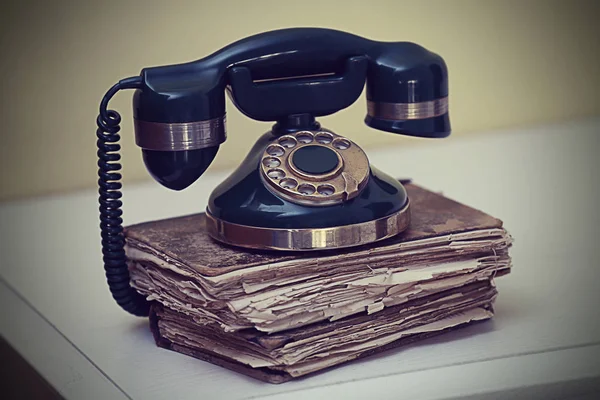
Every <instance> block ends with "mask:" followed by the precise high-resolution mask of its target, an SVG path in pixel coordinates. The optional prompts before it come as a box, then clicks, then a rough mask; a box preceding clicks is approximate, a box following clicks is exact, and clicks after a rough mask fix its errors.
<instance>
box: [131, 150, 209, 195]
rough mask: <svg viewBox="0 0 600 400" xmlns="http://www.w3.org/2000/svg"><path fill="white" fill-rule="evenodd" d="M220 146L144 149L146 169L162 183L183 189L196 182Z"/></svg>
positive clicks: (170, 187)
mask: <svg viewBox="0 0 600 400" xmlns="http://www.w3.org/2000/svg"><path fill="white" fill-rule="evenodd" d="M218 150H219V146H214V147H207V148H204V149H198V150H185V151H155V150H145V149H144V150H142V156H143V159H144V164H145V165H146V169H147V170H148V172H149V173H150V175H152V177H153V178H154V179H156V181H158V182H159V183H160V184H161V185H163V186H165V187H167V188H169V189H173V190H183V189H185V188H187V187H188V186H190V185H191V184H192V183H194V182H195V181H196V180H197V179H198V178H199V177H200V175H202V174H203V173H204V171H206V169H207V168H208V166H209V165H210V164H211V163H212V161H213V160H214V158H215V156H216V155H217V151H218Z"/></svg>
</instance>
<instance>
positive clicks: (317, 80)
mask: <svg viewBox="0 0 600 400" xmlns="http://www.w3.org/2000/svg"><path fill="white" fill-rule="evenodd" d="M365 81H366V84H367V90H366V93H367V104H368V111H367V117H366V119H365V123H366V124H367V125H368V126H370V127H372V128H375V129H378V130H381V131H387V132H392V133H398V134H402V135H410V136H420V137H429V138H442V137H446V136H448V135H449V134H450V123H449V118H448V81H447V69H446V65H445V63H444V60H443V59H442V58H441V57H440V56H438V55H437V54H434V53H431V52H429V51H427V50H426V49H424V48H423V47H421V46H419V45H416V44H414V43H409V42H377V41H372V40H368V39H365V38H362V37H359V36H355V35H351V34H348V33H345V32H340V31H335V30H330V29H317V28H296V29H283V30H276V31H271V32H266V33H262V34H258V35H255V36H252V37H248V38H246V39H243V40H240V41H238V42H235V43H233V44H231V45H229V46H227V47H225V48H223V49H221V50H219V51H217V52H216V53H213V54H212V55H209V56H208V57H205V58H203V59H200V60H198V61H194V62H189V63H184V64H178V65H169V66H162V67H154V68H145V69H143V70H142V71H141V74H140V76H136V77H132V78H127V79H123V80H121V81H119V82H118V83H117V84H116V85H114V86H113V87H112V88H111V89H110V90H109V91H108V92H107V93H106V95H105V96H104V98H103V99H102V102H101V104H100V115H99V116H98V119H97V123H98V127H99V128H98V131H97V137H98V157H99V162H98V165H99V172H98V173H99V178H100V179H99V194H100V198H99V201H100V219H101V230H102V245H103V255H104V265H105V270H106V276H107V280H108V283H109V286H110V289H111V292H112V294H113V297H114V298H115V300H116V301H117V302H118V303H119V304H120V305H121V307H123V308H124V309H125V310H127V311H129V312H131V313H132V314H135V315H147V313H148V304H147V302H146V301H145V299H144V298H143V297H142V296H141V295H139V294H138V293H137V292H135V291H134V290H133V289H132V288H131V287H130V286H129V273H128V270H127V265H126V257H125V252H124V250H123V248H124V238H123V234H122V232H123V227H122V223H123V221H122V218H121V217H122V211H121V206H122V203H121V200H120V198H121V192H120V189H121V183H120V182H119V180H120V178H121V175H120V174H119V173H118V172H116V171H119V170H120V168H121V165H120V164H119V163H118V161H119V160H120V155H119V154H118V150H119V148H120V147H119V145H118V144H117V142H118V140H119V135H118V131H119V129H120V128H119V122H120V116H119V114H118V113H117V112H115V111H113V110H109V109H108V102H109V100H110V99H111V98H112V97H113V96H114V95H115V93H117V92H118V91H119V90H121V89H136V91H135V95H134V100H133V107H134V118H135V138H136V143H137V144H138V146H140V147H141V148H142V156H143V159H144V163H145V165H146V167H147V169H148V171H149V172H150V174H151V175H152V176H153V177H154V178H155V179H156V180H157V181H158V182H160V183H161V184H162V185H164V186H166V187H168V188H170V189H173V190H182V189H185V188H186V187H188V186H189V185H191V184H192V183H194V182H195V181H196V180H197V179H198V178H199V177H200V176H201V175H202V174H203V173H204V171H205V170H206V169H207V168H208V166H209V165H210V163H211V162H212V160H213V159H214V158H215V155H216V154H217V151H218V150H219V145H220V144H221V143H223V142H224V141H225V138H226V131H225V91H227V92H228V93H229V95H230V96H231V98H232V101H233V102H234V104H235V105H236V107H237V108H238V109H239V110H240V111H241V112H242V113H244V114H245V115H246V116H248V117H250V118H252V119H255V120H258V121H274V122H275V124H274V125H273V127H272V130H271V131H269V132H267V133H265V134H264V135H262V136H261V137H260V138H259V139H258V141H257V143H256V144H255V145H254V147H253V148H252V149H251V150H250V153H249V154H248V155H247V157H246V158H245V159H244V160H243V161H242V163H241V165H240V166H239V167H238V168H237V170H236V171H235V172H234V173H233V174H232V175H231V176H230V177H229V178H227V179H226V180H225V181H224V182H223V183H221V184H220V185H219V186H218V187H217V188H216V189H215V190H214V191H213V193H212V194H211V196H210V200H209V204H208V207H207V209H206V215H207V231H208V232H209V234H210V235H211V236H212V237H213V238H214V239H216V240H218V241H221V242H223V243H227V244H229V245H234V246H240V247H246V248H256V249H272V250H302V251H306V250H321V249H335V248H343V247H350V246H357V245H361V244H366V243H372V242H374V241H378V240H382V239H385V238H389V237H391V236H393V235H396V234H398V233H400V232H402V231H403V230H405V229H406V228H407V227H408V225H409V222H410V209H409V199H408V196H407V194H406V191H405V189H404V187H403V186H402V185H401V184H400V183H399V182H398V181H397V180H396V179H393V178H392V177H390V176H388V175H385V174H384V173H382V172H381V171H379V170H377V169H376V168H374V167H373V166H372V165H370V164H369V160H368V158H367V156H366V155H365V153H364V151H363V150H362V149H361V148H360V147H359V146H358V145H357V144H356V143H353V142H352V141H350V140H349V139H347V138H345V137H344V136H341V135H340V134H338V133H334V132H332V131H330V130H328V129H325V128H322V127H321V126H320V124H319V123H318V122H317V121H316V120H315V117H320V116H325V115H329V114H333V113H335V112H337V111H339V110H342V109H344V108H346V107H348V106H350V105H351V104H352V103H354V102H355V101H356V99H357V98H358V96H359V95H360V94H361V92H362V90H363V87H364V84H365ZM237 134H243V133H241V132H240V133H237Z"/></svg>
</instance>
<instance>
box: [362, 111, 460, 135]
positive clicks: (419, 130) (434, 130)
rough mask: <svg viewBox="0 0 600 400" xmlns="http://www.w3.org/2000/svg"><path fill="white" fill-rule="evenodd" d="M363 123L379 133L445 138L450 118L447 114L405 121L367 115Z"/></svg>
mask: <svg viewBox="0 0 600 400" xmlns="http://www.w3.org/2000/svg"><path fill="white" fill-rule="evenodd" d="M365 123H366V124H367V125H368V126H370V127H371V128H374V129H378V130H380V131H386V132H391V133H399V134H402V135H406V136H417V137H425V138H445V137H448V136H449V135H450V132H451V130H450V118H449V117H448V114H447V113H446V114H444V115H440V116H439V117H433V118H425V119H410V120H406V121H395V120H389V119H380V118H373V117H371V116H369V115H367V116H366V118H365Z"/></svg>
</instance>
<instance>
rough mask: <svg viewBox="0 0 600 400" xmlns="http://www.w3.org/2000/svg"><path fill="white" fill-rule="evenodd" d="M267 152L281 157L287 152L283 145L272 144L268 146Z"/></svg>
mask: <svg viewBox="0 0 600 400" xmlns="http://www.w3.org/2000/svg"><path fill="white" fill-rule="evenodd" d="M267 153H268V154H269V155H271V156H275V157H279V156H282V155H283V154H284V153H285V150H284V149H283V147H281V146H278V145H276V144H272V145H270V146H269V147H267Z"/></svg>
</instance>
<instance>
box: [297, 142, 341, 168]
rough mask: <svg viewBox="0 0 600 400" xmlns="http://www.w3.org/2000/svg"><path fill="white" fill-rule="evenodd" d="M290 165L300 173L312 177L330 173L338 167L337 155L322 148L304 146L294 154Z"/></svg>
mask: <svg viewBox="0 0 600 400" xmlns="http://www.w3.org/2000/svg"><path fill="white" fill-rule="evenodd" d="M292 164H294V166H295V167H296V168H298V169H299V170H300V171H303V172H306V173H307V174H312V175H322V174H326V173H328V172H331V171H333V170H334V169H335V167H337V166H338V164H339V160H338V156H337V154H335V152H334V151H333V150H331V149H329V148H327V147H323V146H314V145H311V146H304V147H302V148H300V149H298V150H296V151H295V152H294V155H293V156H292Z"/></svg>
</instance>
